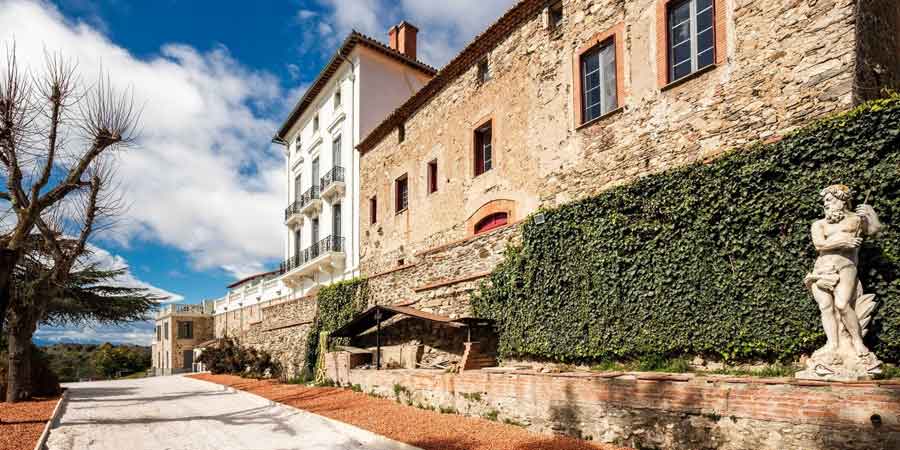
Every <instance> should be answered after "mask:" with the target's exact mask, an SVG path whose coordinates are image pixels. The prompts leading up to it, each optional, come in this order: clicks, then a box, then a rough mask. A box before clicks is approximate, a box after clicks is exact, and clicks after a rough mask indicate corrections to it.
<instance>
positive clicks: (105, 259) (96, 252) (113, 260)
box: [85, 245, 184, 303]
mask: <svg viewBox="0 0 900 450" xmlns="http://www.w3.org/2000/svg"><path fill="white" fill-rule="evenodd" d="M85 263H88V264H96V265H97V268H99V269H101V270H119V269H127V270H126V271H125V273H124V274H122V275H121V276H119V277H118V278H116V279H115V280H111V281H109V282H107V283H106V284H108V285H110V286H123V287H136V288H144V289H147V290H148V291H149V292H150V293H152V294H155V295H157V296H160V297H167V299H166V300H165V301H163V302H162V303H176V302H180V301H182V300H184V296H183V295H180V294H176V293H173V292H169V291H167V290H165V289H162V288H159V287H156V286H153V285H152V284H150V283H147V282H146V281H143V280H141V279H139V278H138V277H137V276H135V275H134V273H132V272H131V267H129V265H128V262H127V261H126V260H125V258H123V257H121V256H119V255H113V254H112V253H110V252H108V251H106V250H104V249H102V248H100V247H97V246H93V245H91V246H89V249H88V256H87V258H86V259H85Z"/></svg>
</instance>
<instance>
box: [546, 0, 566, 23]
mask: <svg viewBox="0 0 900 450" xmlns="http://www.w3.org/2000/svg"><path fill="white" fill-rule="evenodd" d="M562 20H563V5H562V2H556V3H554V4H553V5H551V6H550V7H549V8H548V9H547V22H548V25H550V29H551V30H555V29H557V28H559V25H560V24H561V23H562Z"/></svg>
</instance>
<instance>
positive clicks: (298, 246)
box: [294, 230, 303, 257]
mask: <svg viewBox="0 0 900 450" xmlns="http://www.w3.org/2000/svg"><path fill="white" fill-rule="evenodd" d="M302 243H303V240H302V239H301V238H300V230H294V256H295V257H299V256H300V251H301V250H302V249H303V247H301V244H302Z"/></svg>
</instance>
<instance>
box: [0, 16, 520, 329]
mask: <svg viewBox="0 0 900 450" xmlns="http://www.w3.org/2000/svg"><path fill="white" fill-rule="evenodd" d="M513 3H514V1H513V0H457V1H454V2H452V3H445V2H434V1H431V0H393V1H389V0H307V1H297V0H294V1H291V0H287V1H264V2H246V1H224V0H223V1H187V0H157V1H124V0H96V1H90V0H56V1H40V0H0V45H4V46H5V45H8V44H9V43H10V42H12V41H13V40H15V44H16V48H17V51H18V54H19V57H20V60H23V61H24V62H25V63H26V65H28V66H29V67H30V68H31V69H32V70H34V71H35V72H39V71H40V69H41V68H42V64H41V63H42V59H43V52H44V51H45V50H48V51H53V52H57V51H58V52H62V53H63V54H64V55H66V56H67V57H70V58H73V59H74V60H76V61H77V62H78V65H79V71H80V74H81V75H82V76H83V77H84V78H85V79H92V78H94V79H95V78H96V76H97V75H98V74H99V73H100V68H101V67H102V70H103V72H105V73H106V74H108V75H109V76H110V77H111V79H112V80H113V83H114V84H116V85H117V86H118V87H121V88H130V89H133V90H134V93H135V100H136V102H137V103H138V104H139V105H140V106H141V107H142V108H143V115H142V133H141V137H140V139H139V141H138V145H137V146H136V148H134V149H130V150H128V151H127V152H125V153H123V154H122V155H121V157H120V158H119V160H118V162H119V174H120V177H121V178H122V181H123V185H124V189H125V193H126V199H127V200H128V202H129V204H130V207H129V208H128V211H127V212H126V213H125V214H124V215H123V218H122V220H121V224H120V226H118V227H117V228H116V229H114V230H112V231H110V232H107V233H105V234H104V235H101V236H98V237H97V238H96V239H95V240H94V241H93V245H94V246H95V247H96V248H97V251H96V257H97V258H98V259H100V260H102V261H104V262H105V263H107V264H108V265H109V266H110V267H114V266H122V265H127V266H128V267H129V268H130V273H129V274H128V275H127V276H126V277H125V280H123V282H126V283H130V284H140V285H145V286H148V287H152V288H154V289H158V290H160V291H161V292H164V293H167V294H169V295H171V297H172V299H173V300H177V301H182V302H186V303H195V302H198V301H201V300H203V299H208V298H216V297H220V296H222V295H224V294H225V292H226V289H225V286H226V285H227V284H229V283H230V282H232V281H233V280H235V279H236V278H239V277H242V276H246V275H249V274H252V273H255V272H258V271H263V270H267V269H270V268H273V267H276V266H277V264H278V262H279V261H280V260H281V258H282V257H283V255H282V240H283V235H284V233H285V229H284V227H283V225H282V224H281V218H282V214H283V208H284V207H285V205H286V200H285V186H284V184H285V183H284V179H283V177H284V175H283V159H282V157H283V156H282V154H281V148H280V147H277V146H275V145H273V144H271V143H270V142H269V140H270V138H271V137H272V135H273V134H274V132H275V130H276V128H277V127H278V125H280V123H281V121H282V120H283V119H284V118H285V117H286V113H287V111H288V110H289V109H290V108H291V107H292V106H293V104H294V103H295V102H296V101H297V100H298V99H299V97H300V96H301V95H302V93H303V92H304V91H305V89H306V87H307V86H308V85H309V83H310V82H311V81H312V80H313V79H314V78H315V77H316V75H317V74H318V72H319V70H320V69H321V68H322V66H323V64H324V63H325V62H327V61H328V59H329V58H330V57H331V54H332V52H333V51H334V49H335V48H336V46H337V45H338V44H339V43H340V42H341V41H342V40H343V39H344V37H345V36H346V35H347V33H348V32H349V31H350V30H351V29H356V30H358V31H360V32H363V33H366V34H369V35H371V36H373V37H375V38H377V39H380V40H382V41H386V40H387V29H388V28H389V27H390V26H391V25H393V24H396V23H399V21H400V20H408V21H410V22H411V23H413V24H415V25H417V26H418V27H419V28H420V33H419V45H418V47H419V58H420V59H422V60H423V61H425V62H426V63H428V64H431V65H434V66H436V67H441V66H443V64H445V63H446V62H447V61H448V60H449V59H451V58H452V57H453V56H454V55H455V54H456V53H457V52H458V51H459V50H460V49H461V48H462V47H463V46H464V45H465V44H466V43H468V42H469V41H470V40H471V39H472V38H473V37H474V36H475V35H476V34H477V33H479V32H480V31H482V30H483V29H484V28H485V27H486V26H488V25H489V24H490V23H491V22H493V21H494V20H496V19H497V18H498V17H499V16H500V15H501V14H502V13H503V12H504V11H505V10H506V9H508V8H509V7H510V6H512V4H513ZM0 207H2V205H0ZM149 333H150V329H149V328H148V326H147V324H138V325H134V326H128V327H124V328H103V329H93V328H91V329H42V330H41V331H40V332H39V334H40V335H41V338H42V339H44V340H54V339H65V340H70V341H77V340H110V341H127V342H144V340H146V342H149ZM146 342H144V343H146Z"/></svg>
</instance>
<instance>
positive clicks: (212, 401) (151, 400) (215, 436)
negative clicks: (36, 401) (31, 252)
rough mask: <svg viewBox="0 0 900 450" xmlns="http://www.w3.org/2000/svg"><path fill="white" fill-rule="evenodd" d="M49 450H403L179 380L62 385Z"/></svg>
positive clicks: (269, 405)
mask: <svg viewBox="0 0 900 450" xmlns="http://www.w3.org/2000/svg"><path fill="white" fill-rule="evenodd" d="M67 387H68V388H69V389H70V391H69V401H68V403H67V404H66V405H65V406H64V409H63V411H62V418H61V419H60V421H59V424H58V425H57V426H56V427H54V428H53V429H52V430H51V432H50V438H49V439H48V440H47V447H48V448H49V450H83V449H84V450H87V449H90V450H145V449H146V450H206V449H209V450H230V449H234V450H276V449H278V450H287V449H304V450H305V449H310V450H344V449H347V450H350V449H354V450H356V449H380V450H409V449H413V447H410V446H407V445H405V444H399V443H396V442H394V441H390V440H388V439H386V438H383V437H380V436H377V435H375V434H372V433H370V432H368V431H364V430H361V429H358V428H354V427H351V426H349V425H346V424H343V423H340V422H335V421H332V420H330V419H326V418H324V417H321V416H317V415H314V414H310V413H307V412H305V411H300V410H297V409H294V408H291V407H286V406H283V405H279V404H276V403H272V402H270V401H269V400H266V399H263V398H261V397H258V396H255V395H252V394H248V393H246V392H240V391H235V390H233V389H230V388H227V387H225V386H219V385H215V384H212V383H206V382H204V381H199V380H193V379H190V378H184V377H180V376H171V377H156V378H144V379H139V380H120V381H98V382H90V383H73V384H68V385H67Z"/></svg>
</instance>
